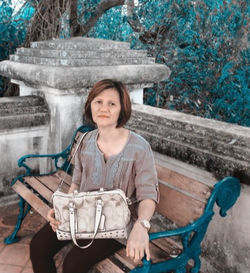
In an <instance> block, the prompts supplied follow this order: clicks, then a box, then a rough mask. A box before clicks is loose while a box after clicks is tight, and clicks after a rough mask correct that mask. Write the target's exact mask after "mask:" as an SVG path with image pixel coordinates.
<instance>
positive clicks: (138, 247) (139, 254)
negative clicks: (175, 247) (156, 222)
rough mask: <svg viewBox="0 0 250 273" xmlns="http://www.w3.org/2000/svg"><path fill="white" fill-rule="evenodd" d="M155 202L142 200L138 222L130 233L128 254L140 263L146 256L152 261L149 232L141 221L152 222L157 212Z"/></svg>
mask: <svg viewBox="0 0 250 273" xmlns="http://www.w3.org/2000/svg"><path fill="white" fill-rule="evenodd" d="M155 206H156V204H155V201H153V200H151V199H145V200H142V201H141V202H140V203H139V207H138V220H137V221H136V222H135V224H134V226H133V229H132V230H131V232H130V235H129V238H128V241H127V247H126V254H127V256H129V257H130V258H131V259H133V260H134V261H135V262H138V261H140V260H141V259H142V258H143V257H144V254H146V258H147V260H149V259H150V252H149V237H148V230H147V229H146V228H145V227H144V226H143V225H142V224H141V223H140V220H148V221H150V219H151V217H152V216H153V214H154V211H155Z"/></svg>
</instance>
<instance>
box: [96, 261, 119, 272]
mask: <svg viewBox="0 0 250 273" xmlns="http://www.w3.org/2000/svg"><path fill="white" fill-rule="evenodd" d="M95 272H98V273H101V272H110V273H111V272H112V273H124V271H123V270H122V269H120V268H119V267H118V266H117V265H115V264H114V263H113V262H112V261H111V260H110V259H109V258H107V259H105V260H103V261H101V262H100V263H98V264H97V265H96V266H95Z"/></svg>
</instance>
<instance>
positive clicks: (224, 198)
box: [130, 177, 240, 273]
mask: <svg viewBox="0 0 250 273" xmlns="http://www.w3.org/2000/svg"><path fill="white" fill-rule="evenodd" d="M239 195H240V183H239V180H238V179H236V178H234V177H226V178H224V179H222V180H221V181H219V182H218V183H217V184H216V185H215V186H214V189H213V191H212V193H211V195H210V197H209V199H208V202H207V205H206V207H205V210H204V212H203V215H202V216H201V217H200V218H198V219H197V220H196V221H194V222H193V223H191V224H189V225H187V226H185V227H181V228H177V229H174V230H167V231H162V232H155V233H150V234H149V240H150V241H151V240H155V239H160V238H166V237H172V236H180V238H181V242H182V246H183V251H182V252H181V253H180V254H179V255H178V256H177V257H176V258H172V259H170V260H167V261H162V262H158V263H151V261H147V260H146V259H145V258H144V259H143V266H141V267H137V268H135V269H134V270H132V271H130V273H161V272H168V271H169V270H175V272H176V273H185V272H186V266H187V264H188V262H189V260H193V261H194V266H193V268H192V269H191V272H192V273H198V272H199V270H200V265H201V263H200V258H199V256H200V253H201V242H202V240H203V238H204V236H205V234H206V231H207V227H208V225H209V222H210V221H211V219H212V218H213V215H214V211H213V208H214V204H215V203H216V204H217V205H218V206H219V207H220V215H221V216H222V217H225V216H226V215H227V211H228V210H229V209H230V208H231V207H232V206H233V205H234V204H235V202H236V200H237V199H238V197H239Z"/></svg>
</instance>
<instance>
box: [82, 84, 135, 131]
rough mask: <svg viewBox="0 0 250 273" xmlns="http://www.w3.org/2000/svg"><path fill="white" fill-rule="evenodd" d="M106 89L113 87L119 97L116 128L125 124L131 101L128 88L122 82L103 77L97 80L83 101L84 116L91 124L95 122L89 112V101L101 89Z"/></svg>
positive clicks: (129, 112) (129, 113) (128, 116)
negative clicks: (118, 113) (119, 110)
mask: <svg viewBox="0 0 250 273" xmlns="http://www.w3.org/2000/svg"><path fill="white" fill-rule="evenodd" d="M106 89H115V90H116V91H117V92H118V94H119V97H120V104H121V112H120V116H119V118H118V121H117V125H116V128H119V127H122V126H123V125H125V124H126V122H127V121H128V120H129V118H130V116H131V101H130V97H129V93H128V90H127V88H126V86H125V85H124V84H123V83H122V82H118V81H114V80H111V79H105V80H102V81H99V82H97V83H96V84H95V85H94V86H93V88H92V89H91V90H90V92H89V94H88V98H87V101H86V103H85V118H86V120H87V121H89V122H90V123H92V124H95V123H94V121H93V118H92V113H91V102H92V100H93V99H94V98H95V97H96V96H98V95H99V94H100V93H101V92H102V91H104V90H106Z"/></svg>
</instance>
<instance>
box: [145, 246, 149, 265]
mask: <svg viewBox="0 0 250 273" xmlns="http://www.w3.org/2000/svg"><path fill="white" fill-rule="evenodd" d="M145 254H146V259H147V260H148V261H149V260H150V251H149V245H147V246H146V248H145Z"/></svg>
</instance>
